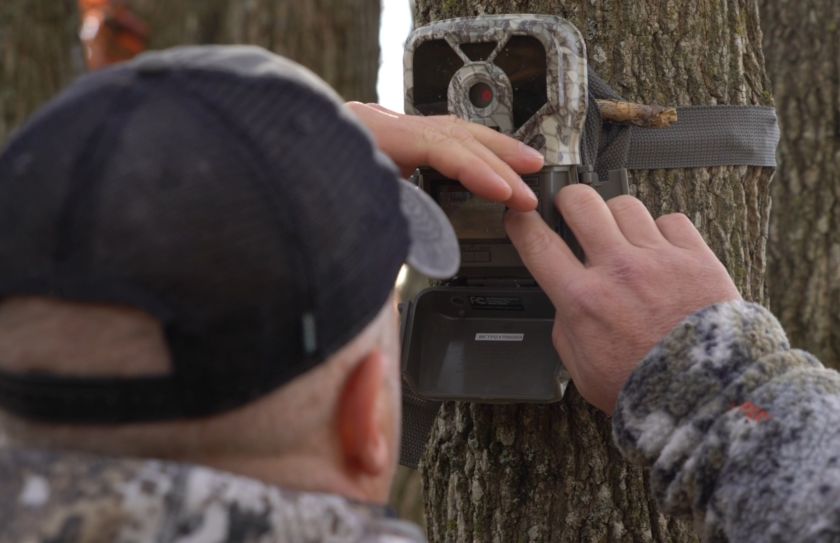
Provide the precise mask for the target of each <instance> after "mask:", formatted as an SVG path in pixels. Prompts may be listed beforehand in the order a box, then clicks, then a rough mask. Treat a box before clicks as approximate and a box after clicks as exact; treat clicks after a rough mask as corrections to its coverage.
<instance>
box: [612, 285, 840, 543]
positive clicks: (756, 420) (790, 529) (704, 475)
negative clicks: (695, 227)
mask: <svg viewBox="0 0 840 543" xmlns="http://www.w3.org/2000/svg"><path fill="white" fill-rule="evenodd" d="M613 436H614V438H615V441H616V443H617V445H618V446H619V448H620V449H621V450H622V452H623V453H624V455H625V456H626V457H628V458H629V459H631V460H634V461H637V462H640V463H644V464H646V465H648V466H651V486H652V488H653V491H654V493H655V495H656V498H657V500H658V502H659V503H660V505H661V506H662V507H663V509H664V510H665V511H666V512H668V513H671V514H691V515H693V518H694V521H695V527H696V529H697V532H698V534H700V535H701V536H702V538H703V540H704V541H727V540H729V541H738V542H752V541H755V542H759V541H760V542H771V541H783V542H785V543H795V542H799V541H809V542H814V541H835V542H836V541H840V374H838V373H837V372H835V371H833V370H829V369H826V368H824V367H823V366H822V364H820V362H819V361H818V360H816V359H815V358H814V357H813V356H811V355H810V354H808V353H806V352H803V351H799V350H794V349H791V348H790V345H789V344H788V341H787V338H786V337H785V334H784V331H783V330H782V328H781V326H780V325H779V323H778V321H776V319H775V318H774V317H773V315H772V314H771V313H770V312H769V311H767V310H766V309H764V308H762V307H761V306H758V305H755V304H750V303H747V302H742V301H739V302H729V303H725V304H719V305H715V306H712V307H709V308H706V309H704V310H702V311H700V312H698V313H696V314H694V315H692V316H691V317H689V318H688V319H686V320H684V321H683V322H682V323H681V324H680V325H679V326H678V327H677V328H675V329H674V330H673V331H671V333H670V334H669V335H668V336H667V337H666V338H665V339H664V340H663V341H662V342H661V343H660V344H659V345H657V346H656V347H655V348H654V349H653V351H651V352H650V354H649V355H648V356H647V357H646V358H645V360H644V361H643V362H642V364H641V365H640V366H639V368H637V369H636V371H635V372H634V373H633V375H632V376H631V377H630V380H629V381H628V382H627V384H626V385H625V387H624V389H623V390H622V392H621V395H620V397H619V401H618V406H617V408H616V411H615V415H614V418H613Z"/></svg>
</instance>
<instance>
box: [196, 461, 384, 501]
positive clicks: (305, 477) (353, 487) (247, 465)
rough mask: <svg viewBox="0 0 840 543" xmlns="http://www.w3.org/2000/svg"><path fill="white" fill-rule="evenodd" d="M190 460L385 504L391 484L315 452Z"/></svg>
mask: <svg viewBox="0 0 840 543" xmlns="http://www.w3.org/2000/svg"><path fill="white" fill-rule="evenodd" d="M185 460H186V461H189V462H192V463H195V464H201V465H205V466H209V467H212V468H216V469H219V470H222V471H227V472H230V473H234V474H236V475H242V476H245V477H250V478H251V479H257V480H259V481H262V482H264V483H267V484H270V485H274V486H279V487H282V488H285V489H288V490H297V491H303V492H322V493H326V494H337V495H339V496H343V497H345V498H349V499H351V500H356V501H359V502H365V503H371V504H376V505H385V503H387V500H388V485H387V484H385V483H383V482H380V481H376V480H373V479H371V478H369V477H359V478H353V477H352V476H351V475H350V474H348V473H347V471H348V470H346V469H342V468H341V467H340V464H339V463H338V462H333V461H332V459H325V458H322V457H318V456H314V455H311V454H304V453H294V454H287V455H283V456H280V457H277V458H274V457H267V456H266V457H262V456H257V457H232V456H221V457H203V458H194V459H185Z"/></svg>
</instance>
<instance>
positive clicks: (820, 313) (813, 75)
mask: <svg viewBox="0 0 840 543" xmlns="http://www.w3.org/2000/svg"><path fill="white" fill-rule="evenodd" d="M761 7H762V12H761V22H762V27H763V28H764V30H765V34H764V50H765V53H766V56H767V72H768V74H769V75H770V79H771V81H772V83H773V93H774V95H775V97H776V103H777V107H778V110H779V122H780V124H781V128H782V138H781V142H780V144H779V173H778V174H777V175H776V177H775V182H774V184H773V213H772V216H771V220H770V243H769V248H768V255H769V256H768V258H769V262H770V265H769V268H768V278H767V283H768V287H769V292H770V303H771V307H772V309H773V312H774V313H776V315H777V316H778V317H779V319H780V320H781V321H782V324H783V325H784V327H785V330H787V333H788V335H789V336H790V339H791V342H792V343H793V344H794V345H795V346H797V347H800V348H803V349H806V350H808V351H810V352H812V353H813V354H814V355H816V356H818V357H819V358H820V359H821V360H822V361H823V362H825V363H827V364H833V365H834V367H835V368H837V369H840V311H838V309H837V308H838V306H840V26H838V24H840V3H838V2H836V1H835V0H806V1H803V2H779V1H777V0H762V2H761Z"/></svg>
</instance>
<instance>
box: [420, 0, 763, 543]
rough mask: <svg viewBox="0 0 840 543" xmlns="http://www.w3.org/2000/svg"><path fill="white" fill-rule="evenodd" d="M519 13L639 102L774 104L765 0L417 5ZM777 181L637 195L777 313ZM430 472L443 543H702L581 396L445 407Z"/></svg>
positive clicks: (670, 180) (701, 177) (669, 182)
mask: <svg viewBox="0 0 840 543" xmlns="http://www.w3.org/2000/svg"><path fill="white" fill-rule="evenodd" d="M516 12H519V13H523V12H530V13H551V14H557V15H561V16H563V17H566V18H567V19H569V20H570V21H572V22H573V23H574V24H575V25H577V26H578V28H580V29H581V31H582V33H583V35H584V38H585V40H586V42H587V46H588V56H589V62H590V65H591V66H592V67H594V69H595V70H596V71H597V72H598V73H599V74H600V75H601V76H602V77H603V78H604V79H606V80H607V81H608V82H609V83H610V84H611V85H612V86H613V88H615V89H616V90H617V91H618V92H619V93H621V94H622V95H623V96H625V97H626V98H628V99H631V100H634V101H638V102H643V103H659V104H663V105H666V104H667V105H689V104H764V105H766V104H769V103H771V97H770V93H769V88H768V83H767V79H766V76H765V72H764V65H763V64H764V60H763V56H762V51H761V38H762V36H761V31H760V29H759V20H758V9H757V5H756V2H755V0H710V1H709V2H704V3H699V4H698V3H696V2H693V1H691V0H675V1H672V2H665V3H663V2H659V1H657V0H638V1H636V2H620V3H616V2H612V1H610V0H589V1H586V2H584V1H582V0H460V1H442V0H417V6H416V11H415V16H416V21H417V23H418V24H424V23H427V22H429V21H431V20H435V19H441V18H447V17H455V16H469V15H479V14H485V13H487V14H489V13H516ZM771 173H772V172H771V171H770V170H769V169H765V168H754V167H725V168H720V167H718V168H708V169H691V170H669V171H656V172H636V173H634V174H633V176H632V180H631V183H632V189H633V192H634V193H635V194H636V195H637V196H638V197H639V198H641V199H642V201H644V203H645V204H646V205H647V207H648V209H650V211H651V212H652V213H653V214H654V215H660V214H663V213H669V212H673V211H682V212H684V213H686V214H687V215H688V216H689V217H690V218H691V219H692V220H693V221H694V223H695V224H696V225H697V226H698V227H699V228H700V230H701V231H702V232H703V234H704V236H705V238H706V240H707V241H708V242H709V243H710V245H711V246H712V248H713V249H714V250H715V252H716V253H717V254H718V256H719V257H720V258H721V260H722V261H723V263H724V264H725V265H726V266H727V268H728V269H729V271H730V273H731V274H732V276H733V277H734V279H735V282H736V284H737V286H738V288H739V289H740V290H741V292H742V294H743V296H744V297H745V298H747V299H751V300H755V301H759V302H764V301H766V300H765V299H764V272H765V240H766V238H767V235H768V215H769V208H770V194H769V181H770V176H771ZM641 325H643V324H642V323H640V326H641ZM421 471H422V475H423V483H424V492H425V508H426V520H427V523H428V528H427V530H428V534H429V537H430V539H431V540H432V541H640V542H641V541H690V540H694V535H693V532H692V530H691V528H690V526H689V525H688V524H687V523H684V522H681V521H677V520H675V519H672V518H668V517H665V516H663V515H662V514H660V512H659V511H658V510H657V508H656V506H655V504H654V502H653V500H652V498H651V496H650V492H649V490H648V486H647V482H646V474H645V473H644V472H643V471H642V470H641V469H639V468H638V467H636V466H632V465H629V464H627V463H625V462H624V461H623V460H622V458H621V456H620V454H619V453H618V451H617V450H616V449H615V448H614V447H613V446H612V440H611V435H610V422H609V420H608V419H607V418H606V417H605V416H603V415H602V414H601V413H600V412H598V411H596V410H595V409H594V408H591V407H589V406H588V405H587V404H586V403H585V402H584V401H583V400H582V399H581V398H580V396H579V395H578V394H577V393H576V392H575V391H573V390H570V391H569V392H568V393H567V395H566V398H565V399H564V400H563V401H562V402H560V403H558V404H554V405H550V406H531V405H511V406H494V405H477V404H469V403H456V402H449V403H446V404H444V407H443V408H442V410H441V414H440V415H439V417H438V420H437V422H436V424H435V427H434V429H433V431H432V435H431V437H430V441H429V447H428V449H427V453H426V457H425V458H424V460H423V464H422V466H421Z"/></svg>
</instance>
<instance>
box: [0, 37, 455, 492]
mask: <svg viewBox="0 0 840 543" xmlns="http://www.w3.org/2000/svg"><path fill="white" fill-rule="evenodd" d="M0 230H3V231H5V232H7V234H6V235H5V236H0V298H2V299H3V300H4V302H3V305H2V306H0V316H2V319H3V322H5V324H3V323H0V327H3V328H4V331H3V332H2V335H0V349H2V350H0V360H2V363H0V406H1V407H2V408H3V409H4V410H5V411H7V412H8V414H9V416H8V417H7V418H8V420H9V421H10V424H11V426H12V429H13V430H15V429H17V430H19V431H16V432H15V431H13V432H12V433H13V434H17V436H18V438H19V439H20V438H21V437H22V436H23V437H25V436H33V435H37V434H38V432H37V428H38V427H40V428H42V429H44V428H46V429H50V428H51V429H52V432H51V433H52V434H53V435H55V436H59V435H66V436H68V437H67V440H66V441H65V442H64V443H61V445H62V446H72V445H73V443H89V444H91V445H90V448H94V449H97V450H111V451H114V452H119V453H123V454H124V453H132V452H133V453H136V454H151V455H168V456H172V457H178V458H185V459H193V460H200V461H204V462H207V463H210V464H214V465H221V466H223V467H227V468H228V469H233V470H234V471H236V470H238V471H244V472H248V473H256V472H258V471H261V470H258V469H250V468H242V466H243V465H246V464H248V465H251V466H256V465H259V464H260V463H265V462H268V461H269V459H271V462H273V463H274V464H275V465H279V464H278V462H280V460H278V455H279V456H283V458H284V459H285V460H283V462H289V461H291V460H290V459H292V458H295V460H294V462H292V464H294V465H295V466H298V467H300V465H301V462H303V463H306V462H311V461H313V460H315V459H317V458H318V456H317V455H313V453H312V452H311V447H310V448H307V447H306V446H305V445H307V444H310V442H311V443H315V442H316V441H317V442H318V443H320V444H321V445H320V446H321V447H322V450H324V451H326V450H331V451H333V452H332V453H329V454H327V456H330V457H331V458H332V460H333V461H335V462H336V464H335V465H338V466H341V467H342V469H343V468H344V467H347V466H355V468H353V469H357V468H358V469H357V475H358V474H366V475H365V477H367V476H373V477H374V479H376V478H377V477H380V476H381V475H382V474H383V473H385V472H386V471H388V470H385V471H383V468H382V466H386V465H391V464H393V458H394V457H395V451H394V449H395V448H396V434H397V432H396V428H397V420H398V418H399V417H398V415H399V410H398V409H397V407H396V403H395V401H394V400H395V399H396V398H397V397H398V394H397V392H396V389H397V388H398V387H397V386H396V382H397V381H398V378H397V375H398V371H397V361H396V360H397V355H396V352H397V346H396V344H397V341H396V331H395V330H396V329H395V324H394V322H393V319H394V317H393V310H392V309H389V307H390V305H391V304H390V302H388V300H389V299H390V293H391V289H392V285H393V281H394V278H395V277H396V274H397V271H398V268H399V266H400V265H401V264H402V262H403V261H406V260H407V261H408V262H409V263H410V264H412V265H414V266H415V267H417V268H418V269H420V271H424V272H426V273H428V274H430V275H433V276H434V275H438V276H446V275H448V274H451V273H452V272H454V271H455V269H457V265H458V263H457V242H456V241H455V238H454V234H453V233H452V232H451V228H449V226H448V224H447V223H446V220H445V218H444V217H443V214H442V212H441V211H440V210H439V209H438V208H436V207H435V206H434V204H433V203H431V202H430V201H429V200H428V199H427V198H425V197H424V196H423V195H422V194H421V193H419V191H417V190H416V189H414V188H412V187H410V186H408V185H407V184H405V182H402V181H399V180H398V176H397V174H396V170H395V168H394V166H393V165H392V164H391V163H390V162H389V161H388V160H387V159H385V158H384V157H383V156H382V155H381V154H380V153H378V151H376V149H375V148H374V146H373V145H372V143H371V140H370V138H369V137H367V135H366V134H365V133H364V131H363V130H362V129H360V127H359V125H358V124H356V123H355V122H354V121H353V120H351V118H350V117H349V116H347V114H346V113H344V111H343V108H342V106H341V104H340V102H339V101H338V100H337V98H336V97H335V95H334V94H333V93H332V92H331V91H329V90H328V89H327V88H326V86H325V85H324V84H323V83H321V82H320V81H318V80H317V79H316V78H314V76H312V75H311V74H309V73H308V72H305V71H304V70H303V69H302V68H300V67H298V66H296V65H294V64H291V63H288V62H287V61H283V60H282V59H278V58H277V57H274V56H273V55H270V54H268V53H265V52H263V51H260V50H256V49H253V48H186V49H180V50H173V51H170V52H166V53H157V54H151V55H146V56H143V57H140V58H139V59H138V60H136V61H134V62H132V63H129V64H127V65H124V66H122V67H119V68H116V69H113V70H107V71H104V72H99V73H97V74H94V75H92V76H88V77H87V78H84V79H82V80H81V81H80V82H78V83H77V84H75V85H74V86H73V87H71V88H70V89H69V90H68V91H67V92H65V93H64V94H63V95H62V96H61V97H59V98H58V99H57V100H55V101H54V102H53V103H52V104H50V105H49V106H47V107H46V108H45V109H44V110H42V112H41V113H40V114H39V115H37V116H36V117H35V118H34V119H33V121H32V122H30V123H29V125H28V126H27V127H25V128H24V129H23V130H22V131H21V132H20V133H19V134H18V135H17V136H16V137H15V138H14V139H13V140H12V141H11V142H10V144H9V146H8V147H7V149H6V150H5V152H4V154H3V155H2V157H0ZM118 344H120V345H132V347H130V348H129V347H126V346H123V347H120V346H119V345H118ZM372 387H373V388H372ZM392 389H393V390H392ZM388 390H392V392H393V393H394V394H392V395H390V396H389V394H390V393H389V392H387V391H388ZM389 403H391V404H394V405H393V406H392V407H393V409H390V410H388V409H384V407H383V406H386V405H388V404H389ZM281 411H282V413H281ZM388 413H390V414H388ZM243 414H249V416H248V417H244V418H243V417H240V416H239V415H243ZM351 414H352V415H353V416H352V417H351V416H350V415H351ZM389 419H393V420H389ZM22 421H29V422H26V423H24V422H22ZM248 421H254V422H253V424H251V423H249V422H248ZM285 421H289V422H288V423H287V424H282V423H283V422H285ZM258 422H259V423H258ZM278 423H280V426H279V427H278V426H277V424H278ZM27 425H29V428H28V430H35V431H34V432H30V431H28V430H27V428H24V427H25V426H27ZM59 428H62V431H61V432H58V431H57V430H58V429H59ZM165 428H169V429H170V430H171V429H173V428H177V429H178V434H179V435H183V436H184V438H185V439H184V440H168V439H165V438H164V437H162V436H166V435H167V434H166V431H165V430H164V429H165ZM389 428H390V430H389ZM117 429H118V430H117ZM225 429H226V430H225ZM286 429H288V431H286ZM319 429H320V430H319ZM100 430H101V431H100ZM158 430H161V432H162V433H161V432H157V431H158ZM144 432H145V433H144ZM155 432H157V433H155ZM41 434H42V435H43V432H42V433H41ZM273 434H277V435H273ZM108 435H124V436H125V443H133V444H134V445H133V446H131V447H128V446H113V447H112V446H111V445H106V444H105V441H107V440H106V439H99V438H98V437H96V436H99V437H103V436H108ZM170 435H171V433H170ZM85 436H88V438H86V437H85ZM91 436H93V437H91ZM190 436H192V437H196V439H190V438H189V437H190ZM220 436H224V437H220ZM249 436H257V437H260V439H255V438H253V437H249ZM74 440H75V441H74ZM155 440H157V442H156V441H155ZM243 440H244V443H245V444H243V443H242V442H241V441H243ZM181 441H183V442H181ZM93 443H97V444H95V445H93ZM155 443H157V444H156V445H155ZM327 445H330V446H329V447H327ZM170 446H171V447H170ZM167 447H169V448H168V449H167ZM252 449H253V450H256V451H262V452H263V453H265V454H264V455H263V456H259V455H258V454H256V453H255V454H254V455H252V456H251V457H250V460H248V462H245V458H246V457H247V454H240V451H244V450H252ZM269 449H270V450H271V451H273V452H274V454H273V455H272V454H269ZM282 451H285V452H283V453H282V454H280V452H282ZM303 451H307V452H303ZM325 454H326V453H325ZM232 458H238V460H236V461H235V464H236V465H230V464H231V462H234V460H232ZM389 469H390V468H389ZM358 470H361V471H358ZM293 471H294V470H290V472H293ZM323 473H325V474H326V472H323ZM349 473H350V472H347V473H345V475H348V474H349ZM354 473H355V472H354ZM327 475H328V474H327ZM350 479H351V480H352V479H353V477H351V478H350ZM363 479H364V477H363V478H362V479H360V480H359V481H361V480H363ZM364 480H365V481H367V480H366V479H364ZM357 482H358V481H357ZM293 484H295V483H294V482H293ZM336 484H337V483H336ZM336 484H333V483H330V485H331V487H332V488H333V489H334V490H339V491H343V492H345V493H349V494H353V495H358V497H381V496H380V495H379V494H376V493H373V494H371V492H369V491H367V490H366V491H364V492H361V493H360V492H357V491H356V490H352V489H344V488H335V486H336ZM342 484H344V483H342ZM299 486H300V485H299ZM303 486H308V485H303ZM316 486H323V485H316ZM339 486H340V485H339ZM351 486H352V485H351ZM379 486H381V485H380V484H379V483H376V482H371V481H367V482H365V483H364V484H363V485H362V487H365V488H369V489H370V488H374V487H376V488H378V487H379ZM353 488H356V487H353ZM325 489H326V487H325Z"/></svg>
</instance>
